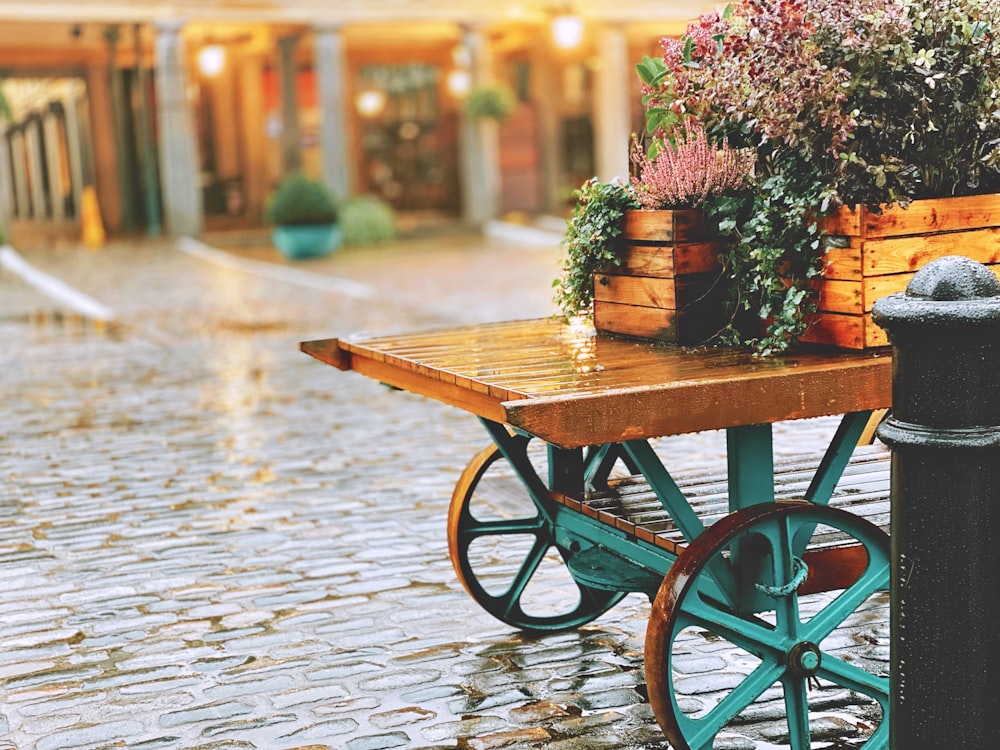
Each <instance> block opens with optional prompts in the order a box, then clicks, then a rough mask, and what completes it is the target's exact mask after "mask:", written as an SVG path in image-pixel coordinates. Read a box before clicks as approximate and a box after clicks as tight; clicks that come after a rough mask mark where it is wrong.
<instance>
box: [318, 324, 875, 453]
mask: <svg viewBox="0 0 1000 750" xmlns="http://www.w3.org/2000/svg"><path fill="white" fill-rule="evenodd" d="M301 348H302V351H304V352H305V353H307V354H309V355H311V356H313V357H316V358H317V359H319V360H321V361H323V362H326V363H327V364H330V365H333V366H334V367H337V368H340V369H342V370H354V371H356V372H359V373H362V374H364V375H367V376H369V377H372V378H375V379H377V380H379V381H381V382H384V383H387V384H389V385H392V386H395V387H397V388H402V389H405V390H408V391H413V392H414V393H419V394H421V395H424V396H429V397H431V398H435V399H438V400H439V401H443V402H445V403H448V404H451V405H453V406H457V407H460V408H462V409H465V410H467V411H470V412H472V413H474V414H476V415H478V416H481V417H485V418H486V419H491V420H493V421H495V422H502V423H506V424H509V425H512V426H514V427H518V428H521V429H523V430H525V431H527V432H529V433H531V434H533V435H537V436H538V437H541V438H543V439H544V440H546V441H548V442H550V443H553V444H554V445H558V446H562V447H566V448H571V447H579V446H583V445H594V444H600V443H617V442H622V441H624V440H631V439H635V438H649V437H657V436H660V435H671V434H679V433H683V432H696V431H700V430H710V429H718V428H723V427H733V426H738V425H747V424H765V423H770V422H779V421H783V420H786V419H799V418H803V417H816V416H823V415H828V414H844V413H847V412H854V411H864V410H868V409H879V408H884V407H887V406H889V405H890V402H891V379H892V377H891V369H892V363H891V358H890V356H889V352H888V351H887V350H877V351H866V352H846V351H804V352H796V353H794V354H789V355H786V356H781V357H773V358H764V359H761V358H757V357H754V356H753V355H752V354H750V353H747V352H742V351H734V350H731V349H724V348H718V349H715V348H699V349H687V348H682V347H676V346H663V345H653V344H648V343H641V342H635V341H629V340H625V339H617V338H611V337H607V336H603V335H600V336H598V335H596V334H595V332H594V329H593V328H592V327H591V326H590V325H589V324H578V323H566V322H563V321H561V320H558V319H556V318H546V319H541V320H523V321H513V322H508V323H493V324H486V325H477V326H463V327H457V328H446V329H437V330H427V331H421V332H418V333H408V334H403V335H399V336H380V337H378V338H370V339H366V340H348V339H324V340H319V341H306V342H303V343H302V345H301Z"/></svg>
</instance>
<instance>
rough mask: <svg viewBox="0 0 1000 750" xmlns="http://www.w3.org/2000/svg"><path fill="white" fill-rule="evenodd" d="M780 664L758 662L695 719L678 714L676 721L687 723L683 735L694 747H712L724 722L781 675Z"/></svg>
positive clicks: (740, 710) (744, 707) (750, 702)
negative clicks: (727, 693) (706, 711)
mask: <svg viewBox="0 0 1000 750" xmlns="http://www.w3.org/2000/svg"><path fill="white" fill-rule="evenodd" d="M782 670H783V667H781V666H779V665H778V664H777V663H775V662H770V663H763V664H760V665H759V666H758V667H757V668H756V669H755V670H754V671H753V672H751V673H750V674H749V675H747V677H746V679H745V680H743V681H742V682H741V683H740V684H739V685H737V686H736V687H735V688H734V689H733V690H732V692H730V693H729V695H727V696H726V697H725V698H723V699H722V700H721V701H719V702H718V704H716V705H715V706H714V707H713V708H712V710H711V711H709V712H708V713H707V714H705V715H704V716H702V717H701V718H698V719H692V718H690V717H688V716H684V715H683V714H678V716H677V718H678V720H679V721H678V723H679V724H681V725H682V727H683V725H687V730H685V732H684V738H685V739H686V740H687V741H688V744H689V745H691V747H692V749H693V750H700V748H706V750H711V747H712V740H713V739H715V735H717V734H718V733H719V730H720V729H722V728H723V727H724V726H725V725H726V724H728V723H729V722H730V721H731V720H732V719H734V718H735V717H737V716H739V715H740V714H741V713H742V712H743V711H744V710H745V709H746V708H747V707H748V706H750V705H751V704H752V703H753V702H754V701H755V700H757V699H758V698H759V697H760V696H761V695H763V694H764V691H765V690H767V689H768V688H769V687H771V686H772V685H773V684H774V683H775V682H777V680H778V679H779V678H780V676H781V672H782Z"/></svg>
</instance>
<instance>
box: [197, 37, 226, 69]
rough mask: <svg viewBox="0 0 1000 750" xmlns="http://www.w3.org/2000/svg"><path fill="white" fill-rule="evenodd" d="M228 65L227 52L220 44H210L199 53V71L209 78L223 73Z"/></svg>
mask: <svg viewBox="0 0 1000 750" xmlns="http://www.w3.org/2000/svg"><path fill="white" fill-rule="evenodd" d="M225 64H226V50H225V49H224V48H223V47H222V46H221V45H218V44H209V45H207V46H205V47H202V48H201V51H200V52H199V53H198V70H200V71H201V72H202V73H204V74H205V75H207V76H215V75H218V74H219V73H221V72H222V68H223V66H224V65H225Z"/></svg>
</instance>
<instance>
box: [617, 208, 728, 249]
mask: <svg viewBox="0 0 1000 750" xmlns="http://www.w3.org/2000/svg"><path fill="white" fill-rule="evenodd" d="M622 229H623V232H622V234H624V236H625V237H628V238H637V239H641V240H646V241H651V242H688V241H691V240H703V239H705V238H706V237H707V236H708V234H709V229H708V225H707V224H706V223H705V218H704V215H703V214H702V212H701V211H699V210H697V209H682V210H677V211H641V210H637V211H626V212H625V217H624V223H623V225H622Z"/></svg>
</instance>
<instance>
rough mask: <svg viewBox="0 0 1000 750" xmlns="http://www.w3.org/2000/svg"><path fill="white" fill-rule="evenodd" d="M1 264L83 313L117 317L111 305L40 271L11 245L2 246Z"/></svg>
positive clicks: (101, 316) (49, 295)
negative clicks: (102, 302)
mask: <svg viewBox="0 0 1000 750" xmlns="http://www.w3.org/2000/svg"><path fill="white" fill-rule="evenodd" d="M0 266H3V267H4V268H6V269H7V270H8V271H10V272H11V273H13V274H15V275H17V276H20V277H21V278H22V279H23V280H24V281H26V282H27V283H29V284H31V285H32V286H33V287H35V288H36V289H38V291H40V292H42V293H43V294H45V295H46V296H48V297H51V298H52V299H54V300H57V301H58V302H60V303H62V304H64V305H66V306H67V307H71V308H73V309H74V310H76V311H77V312H78V313H80V314H81V315H85V316H87V317H88V318H94V319H95V320H112V319H113V318H114V317H115V312H114V310H112V309H111V308H110V307H107V306H105V305H102V304H101V303H100V302H98V301H97V300H95V299H94V298H93V297H88V296H87V295H86V294H84V293H83V292H81V291H79V290H77V289H74V288H73V287H71V286H70V285H69V284H67V283H66V282H64V281H61V280H60V279H57V278H56V277H55V276H51V275H49V274H47V273H45V272H44V271H39V270H38V269H37V268H35V267H34V266H32V265H31V264H30V263H28V261H26V260H25V259H24V258H23V257H21V255H19V254H18V252H17V251H16V250H15V249H14V248H13V247H11V246H10V245H4V246H2V247H0Z"/></svg>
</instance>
